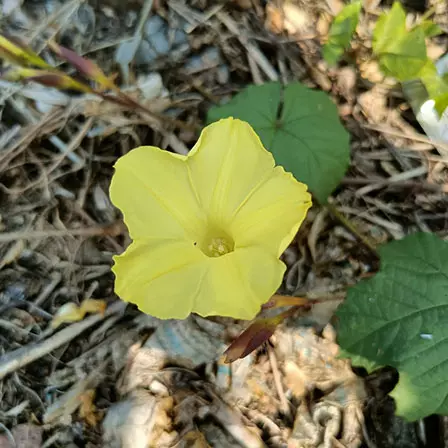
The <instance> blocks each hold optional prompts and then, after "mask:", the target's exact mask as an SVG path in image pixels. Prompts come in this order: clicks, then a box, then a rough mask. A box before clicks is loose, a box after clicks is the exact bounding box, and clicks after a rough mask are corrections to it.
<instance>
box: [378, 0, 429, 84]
mask: <svg viewBox="0 0 448 448" xmlns="http://www.w3.org/2000/svg"><path fill="white" fill-rule="evenodd" d="M372 48H373V51H374V53H375V55H376V56H377V57H378V61H379V64H380V67H381V69H382V71H383V72H384V73H385V74H386V75H388V76H393V77H394V78H396V79H398V80H399V81H409V80H411V79H415V77H416V75H417V73H418V72H419V71H420V70H421V69H422V67H423V66H424V65H425V64H426V62H427V60H428V57H427V55H426V43H425V33H424V29H423V27H421V26H418V27H416V28H414V29H412V30H410V31H407V30H406V14H405V12H404V10H403V7H402V6H401V5H400V3H398V2H396V3H394V4H393V6H392V8H391V10H390V11H389V13H386V14H383V15H382V16H381V17H380V18H379V19H378V21H377V23H376V26H375V29H374V31H373V41H372Z"/></svg>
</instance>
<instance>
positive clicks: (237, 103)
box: [207, 82, 350, 203]
mask: <svg viewBox="0 0 448 448" xmlns="http://www.w3.org/2000/svg"><path fill="white" fill-rule="evenodd" d="M229 116H233V117H235V118H240V119H241V120H245V121H247V122H248V123H250V124H251V125H252V127H253V128H254V129H255V131H256V132H257V134H258V135H259V136H260V138H261V140H262V142H263V144H264V146H265V147H266V148H267V149H268V150H269V151H271V152H272V154H273V155H274V158H275V161H276V163H277V164H279V165H282V166H283V167H284V168H285V169H286V170H287V171H290V172H291V173H293V174H294V176H295V177H296V178H297V179H298V180H300V181H301V182H304V183H306V184H307V185H308V186H309V188H310V190H311V191H312V192H313V193H314V195H315V196H316V197H317V199H318V200H319V201H320V202H322V203H324V202H326V200H327V198H328V196H329V195H330V194H331V193H332V191H333V190H334V189H335V188H336V186H337V185H338V184H339V182H340V180H341V178H342V177H343V175H344V173H345V171H346V169H347V167H348V164H349V159H350V147H349V134H348V133H347V131H346V130H345V129H344V127H343V126H342V124H341V122H340V121H339V117H338V112H337V109H336V106H335V105H334V104H333V103H332V101H331V100H330V98H329V97H328V95H327V94H326V93H324V92H319V91H316V90H312V89H309V88H308V87H305V86H304V85H302V84H300V83H298V82H295V83H292V84H289V85H287V86H286V87H285V88H284V89H283V88H282V86H281V85H280V84H279V83H277V82H273V83H267V84H263V85H261V86H249V87H247V88H246V89H245V90H244V91H242V92H241V93H239V94H238V95H236V96H235V97H234V98H233V99H232V100H231V101H230V102H229V103H228V104H226V105H224V106H218V107H213V108H212V109H210V110H209V113H208V117H207V120H208V122H213V121H216V120H219V119H221V118H225V117H229Z"/></svg>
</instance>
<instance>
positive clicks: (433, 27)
mask: <svg viewBox="0 0 448 448" xmlns="http://www.w3.org/2000/svg"><path fill="white" fill-rule="evenodd" d="M417 26H418V27H420V28H421V29H422V30H423V32H424V33H425V36H426V37H434V36H438V35H439V34H442V33H443V30H442V28H440V26H439V25H437V23H434V22H433V21H432V20H423V22H421V23H419V24H418V25H417Z"/></svg>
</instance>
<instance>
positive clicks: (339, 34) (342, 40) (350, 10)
mask: <svg viewBox="0 0 448 448" xmlns="http://www.w3.org/2000/svg"><path fill="white" fill-rule="evenodd" d="M361 7H362V2H361V1H356V2H353V3H350V4H348V5H346V6H344V8H343V9H342V11H341V12H340V13H339V14H338V15H337V16H336V17H335V19H334V21H333V23H332V24H331V27H330V31H329V34H328V41H327V43H326V44H325V45H324V46H323V48H322V52H323V56H324V59H325V60H326V61H327V62H328V64H330V65H334V64H336V63H337V62H338V60H339V58H340V57H341V56H342V55H343V53H344V51H345V50H346V49H347V48H348V46H349V45H350V41H351V39H352V36H353V33H354V32H355V30H356V26H357V25H358V20H359V14H360V12H361Z"/></svg>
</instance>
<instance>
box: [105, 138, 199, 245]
mask: <svg viewBox="0 0 448 448" xmlns="http://www.w3.org/2000/svg"><path fill="white" fill-rule="evenodd" d="M110 196H111V199H112V202H113V203H114V204H115V205H116V206H117V207H118V208H119V209H120V210H121V211H122V212H123V215H124V220H125V223H126V225H127V226H128V229H129V234H130V236H131V238H132V239H136V238H163V239H170V238H177V239H184V240H185V239H190V240H197V239H198V238H199V236H198V235H202V234H203V233H204V228H205V215H204V213H203V212H202V210H201V209H200V208H199V203H198V200H197V197H196V193H195V191H194V188H193V187H192V184H191V182H190V176H189V172H188V167H187V164H186V163H185V157H184V156H179V155H177V154H172V153H169V152H167V151H163V150H161V149H159V148H156V147H153V146H141V147H139V148H136V149H134V150H132V151H130V152H129V153H128V154H126V155H125V156H123V157H121V158H120V159H119V160H118V161H117V163H116V164H115V174H114V176H113V177H112V182H111V186H110Z"/></svg>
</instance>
